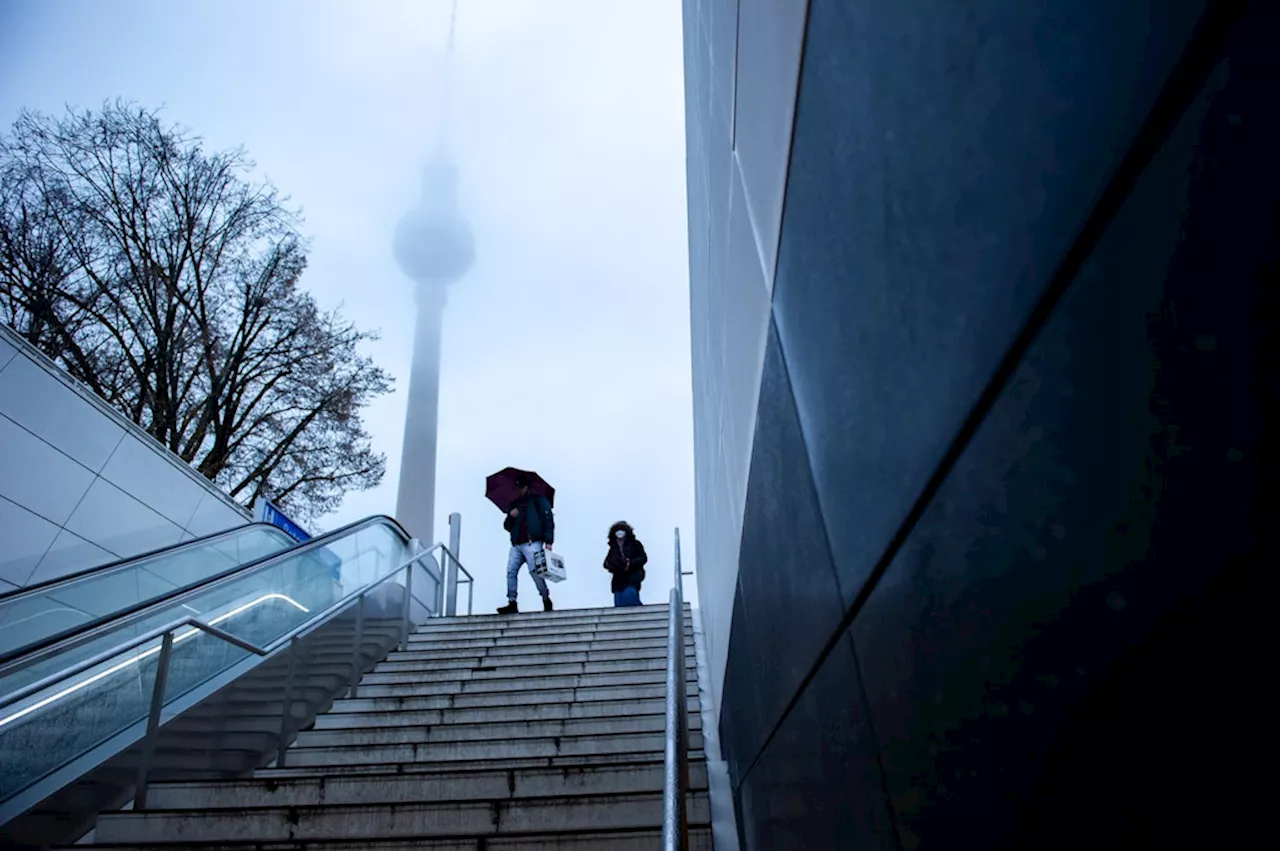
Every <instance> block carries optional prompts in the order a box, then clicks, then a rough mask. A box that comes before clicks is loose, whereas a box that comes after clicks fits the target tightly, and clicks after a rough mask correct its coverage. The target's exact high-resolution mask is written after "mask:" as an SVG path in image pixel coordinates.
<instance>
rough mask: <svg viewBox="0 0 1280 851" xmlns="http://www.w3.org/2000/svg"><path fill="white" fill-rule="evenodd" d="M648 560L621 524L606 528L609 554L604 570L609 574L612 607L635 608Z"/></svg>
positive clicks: (633, 535) (641, 546)
mask: <svg viewBox="0 0 1280 851" xmlns="http://www.w3.org/2000/svg"><path fill="white" fill-rule="evenodd" d="M648 560H649V556H648V555H647V554H646V553H645V551H644V544H642V543H640V539H639V538H637V537H636V533H635V530H634V529H632V528H631V524H630V523H628V522H626V521H625V520H619V521H618V522H617V523H614V524H613V525H612V526H610V527H609V553H608V555H606V556H605V557H604V569H605V570H607V571H609V572H610V573H611V574H613V583H612V588H613V605H614V606H615V607H621V606H639V605H640V583H642V582H644V565H645V562H647V561H648Z"/></svg>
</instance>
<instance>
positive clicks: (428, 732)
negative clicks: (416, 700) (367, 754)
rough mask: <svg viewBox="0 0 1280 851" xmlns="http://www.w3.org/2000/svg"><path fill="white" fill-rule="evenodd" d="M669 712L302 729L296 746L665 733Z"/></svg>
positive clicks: (694, 724)
mask: <svg viewBox="0 0 1280 851" xmlns="http://www.w3.org/2000/svg"><path fill="white" fill-rule="evenodd" d="M666 720H667V719H666V715H665V713H664V714H660V715H630V716H622V717H615V718H572V719H550V720H546V721H514V722H508V723H504V724H494V723H485V724H442V725H439V726H426V725H411V724H379V725H368V726H363V725H362V726H358V727H345V728H333V727H327V728H325V729H323V730H308V731H304V732H302V733H299V734H298V738H297V742H296V743H295V744H294V747H299V748H303V747H305V748H333V747H352V746H355V745H408V744H428V745H430V744H439V743H442V742H493V741H504V742H518V741H522V740H525V739H544V738H553V737H557V736H617V735H622V734H628V733H661V732H662V731H663V730H664V729H666ZM701 728H702V719H701V716H699V715H698V714H695V713H690V717H689V729H691V730H700V729H701Z"/></svg>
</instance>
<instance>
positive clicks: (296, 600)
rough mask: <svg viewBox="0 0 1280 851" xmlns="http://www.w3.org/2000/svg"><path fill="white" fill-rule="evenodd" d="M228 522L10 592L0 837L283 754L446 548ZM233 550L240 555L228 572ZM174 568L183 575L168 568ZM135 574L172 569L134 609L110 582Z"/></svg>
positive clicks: (430, 595)
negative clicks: (281, 534) (219, 529)
mask: <svg viewBox="0 0 1280 851" xmlns="http://www.w3.org/2000/svg"><path fill="white" fill-rule="evenodd" d="M235 531H236V533H237V534H231V533H227V534H226V535H225V536H212V538H209V539H202V540H201V541H199V542H191V543H192V546H184V547H183V548H175V549H172V550H166V551H164V552H162V553H156V554H152V555H151V556H147V557H144V558H142V559H136V560H131V561H130V562H129V563H122V564H120V565H114V566H112V568H111V569H109V570H106V569H104V570H99V571H95V572H92V573H89V574H85V575H82V576H79V577H73V578H72V579H71V580H69V581H68V582H66V583H62V584H57V585H56V586H55V585H50V586H47V587H42V588H40V589H33V593H31V594H26V595H24V597H23V600H25V602H23V600H17V599H15V601H14V602H15V608H14V609H13V610H12V612H10V613H9V617H12V614H13V612H19V611H21V612H23V613H24V614H25V616H26V619H25V621H24V623H26V624H27V626H26V627H24V629H25V631H24V632H21V633H19V632H17V631H15V632H14V633H12V635H13V636H14V637H13V638H11V639H10V641H9V644H8V646H10V647H12V648H13V649H12V650H10V651H9V652H8V654H7V659H6V661H5V662H3V663H0V837H3V840H4V843H3V844H4V845H5V846H6V847H24V846H26V847H41V846H44V845H48V844H58V843H65V842H69V841H73V840H74V839H76V838H77V837H78V836H80V835H81V834H83V833H84V831H85V830H87V829H89V828H90V827H91V826H92V824H93V821H94V819H95V818H96V816H97V813H98V812H99V811H101V810H108V809H114V808H118V807H121V806H123V805H125V804H127V803H128V802H129V801H131V800H133V799H135V796H139V797H142V796H145V789H146V785H147V783H148V782H152V781H161V780H166V779H181V778H185V777H192V776H200V777H206V778H230V777H237V776H241V775H243V774H244V773H246V772H248V771H251V770H252V769H253V768H255V767H258V766H260V765H263V764H267V763H269V762H271V761H272V759H273V758H275V759H277V760H278V759H280V758H282V756H283V753H284V747H285V746H286V745H287V744H288V743H289V741H290V740H291V739H292V737H293V736H295V735H296V734H297V732H298V731H299V730H300V729H302V728H304V727H305V726H307V725H308V724H309V723H310V722H311V720H312V719H314V717H315V715H316V714H317V713H318V712H322V711H324V709H325V708H327V706H328V705H329V703H331V702H332V701H333V699H334V698H336V697H338V696H339V695H341V694H342V693H343V692H345V691H346V689H347V688H349V687H350V686H351V684H352V683H354V682H355V680H356V679H357V678H358V677H359V676H360V675H361V674H362V673H364V672H365V671H367V670H368V669H369V668H371V667H372V666H373V665H374V664H376V663H377V661H378V660H380V659H381V658H382V657H383V656H385V655H386V653H387V652H389V651H390V650H391V649H392V648H394V647H395V646H396V645H397V643H399V642H401V641H403V640H405V639H406V637H407V633H408V632H409V631H410V630H412V629H413V627H414V626H415V625H416V624H418V623H421V622H422V621H424V620H425V619H426V618H427V617H429V616H431V615H432V614H436V613H438V612H439V611H440V608H441V606H440V603H441V600H442V598H443V595H444V587H443V583H444V575H443V574H442V572H441V570H440V569H439V566H438V564H437V562H436V560H435V558H434V555H433V554H434V553H435V552H436V551H441V552H444V550H443V548H442V547H439V546H438V545H437V547H436V548H433V549H432V550H431V551H426V550H423V549H422V548H421V547H419V546H418V545H417V542H416V541H412V540H411V539H410V538H409V536H408V535H407V534H406V533H405V532H404V530H403V529H402V528H401V527H400V526H399V525H398V524H397V523H396V522H395V521H394V520H391V519H390V518H386V517H373V518H369V519H367V520H364V521H361V522H359V523H355V524H352V525H351V526H348V527H345V528H343V529H339V530H337V531H334V532H331V533H329V534H327V535H324V536H321V537H317V538H313V539H311V540H309V541H306V542H305V543H302V544H296V545H294V544H293V542H292V540H291V539H289V540H286V541H280V540H279V539H278V538H277V537H275V536H274V533H272V532H270V531H269V530H266V529H263V528H262V527H257V526H251V527H242V528H241V529H239V530H235ZM237 547H239V548H241V549H236V548H237ZM229 552H235V553H237V556H236V557H239V558H241V559H244V560H243V561H242V563H240V564H238V565H235V566H232V567H230V568H228V567H227V558H228V553H229ZM157 560H159V561H157ZM166 562H167V564H168V568H165V567H163V566H162V565H163V563H166ZM178 564H181V565H185V567H184V568H182V570H185V571H186V572H185V573H182V571H181V570H175V571H174V572H172V573H170V572H167V570H168V569H171V568H173V566H174V565H178ZM459 567H460V566H459ZM144 570H145V571H146V572H148V573H150V574H151V575H157V574H155V573H154V572H153V571H156V570H166V572H165V573H164V574H163V575H164V576H166V577H167V578H168V580H169V583H170V585H171V588H170V589H169V590H162V589H156V591H157V593H153V594H150V595H147V594H142V595H135V597H134V599H133V601H132V602H128V599H127V598H128V596H129V595H128V594H127V593H125V592H124V591H122V590H120V589H124V588H129V587H132V588H135V589H137V588H140V587H143V582H149V581H150V580H149V579H147V578H144V579H141V580H140V579H139V578H138V577H141V576H142V571H144ZM131 582H132V585H130V584H129V583H131ZM77 583H79V584H77ZM95 583H96V584H95ZM94 587H97V588H100V589H105V588H115V589H116V595H115V596H114V597H110V596H109V595H107V594H106V592H105V591H103V592H101V593H100V594H98V595H95V594H94V593H93V592H92V589H93V588H94ZM11 596H12V597H14V598H16V597H17V595H11ZM139 596H141V598H142V599H138V597H139ZM49 601H53V603H52V604H51V603H50V602H49ZM4 602H6V601H5V600H0V605H2V604H3V603H4ZM18 603H22V604H23V605H25V606H26V608H25V609H19V608H17V607H16V605H17V604H18ZM122 603H123V604H122ZM68 609H70V610H71V611H69V612H68V611H67V610H68ZM39 612H44V613H46V614H35V613H39ZM6 619H7V618H6ZM73 619H78V621H75V622H73ZM32 624H41V625H42V626H41V627H40V628H36V627H33V626H31V625H32ZM3 634H4V633H3V631H0V635H3Z"/></svg>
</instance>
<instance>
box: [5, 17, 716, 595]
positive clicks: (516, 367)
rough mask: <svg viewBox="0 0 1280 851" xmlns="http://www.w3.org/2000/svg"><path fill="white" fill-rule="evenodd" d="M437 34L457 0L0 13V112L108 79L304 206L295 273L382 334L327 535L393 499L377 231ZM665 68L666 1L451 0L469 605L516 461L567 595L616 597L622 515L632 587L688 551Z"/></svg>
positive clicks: (675, 82)
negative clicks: (617, 529)
mask: <svg viewBox="0 0 1280 851" xmlns="http://www.w3.org/2000/svg"><path fill="white" fill-rule="evenodd" d="M448 27H449V2H448V0H417V1H416V2H415V0H376V2H356V1H355V0H349V2H333V0H259V2H250V1H249V0H233V1H232V2H226V1H225V0H223V1H222V2H212V0H200V2H189V3H173V2H159V0H62V2H57V3H51V2H46V1H45V0H7V2H4V3H3V4H0V33H3V35H0V120H3V122H4V125H5V126H6V127H7V126H8V125H9V124H10V123H11V122H12V121H13V119H14V118H15V117H16V115H17V113H18V110H19V109H20V108H22V107H27V108H31V109H35V110H40V111H43V112H51V113H57V112H60V111H62V110H63V109H64V108H65V106H67V105H70V106H73V107H77V108H86V107H87V108H96V107H98V106H100V105H101V104H102V102H103V101H104V100H107V99H114V98H117V97H122V98H125V99H128V100H132V101H136V102H137V103H138V104H139V105H142V106H145V107H163V113H162V114H163V116H164V118H165V119H167V120H168V121H171V122H174V123H177V124H181V125H184V126H186V127H189V128H190V129H191V130H192V131H193V132H194V133H196V134H198V135H200V136H201V137H203V139H204V140H205V143H206V145H207V146H208V147H210V148H214V149H222V148H228V147H234V146H237V145H244V146H245V147H246V148H247V150H248V152H249V154H250V155H251V156H252V157H253V159H254V160H255V161H256V162H257V165H258V170H257V176H259V177H266V178H269V179H270V180H271V181H272V182H273V183H275V184H276V185H277V186H278V187H279V188H280V189H281V190H282V191H283V192H284V193H286V194H288V195H289V196H290V197H291V199H292V203H294V204H296V205H298V206H300V207H301V208H302V210H303V214H304V216H305V226H304V232H305V233H306V234H307V236H308V237H309V238H310V239H311V240H312V244H311V250H310V252H309V257H310V266H309V268H308V271H307V273H306V275H305V278H304V285H305V286H306V287H307V288H308V289H309V290H310V291H311V292H312V293H314V294H315V295H316V297H317V298H318V300H319V301H320V303H321V304H322V305H323V306H326V307H331V306H336V305H339V304H341V305H342V306H343V312H344V313H345V315H346V316H348V317H349V318H351V319H353V320H354V321H355V322H356V323H357V325H359V326H360V327H362V328H376V329H380V331H381V334H382V336H381V339H380V340H379V341H377V342H375V343H372V344H370V345H369V346H368V348H367V351H368V353H369V354H370V355H371V356H372V357H373V358H374V359H375V360H376V362H377V363H378V364H379V365H381V366H383V367H384V368H386V369H387V370H388V371H390V372H391V373H392V374H393V375H394V376H395V377H396V382H397V383H396V389H395V392H394V393H392V394H390V395H388V396H385V397H383V398H382V399H380V400H379V401H378V402H377V403H376V404H375V405H374V406H373V407H372V408H370V409H369V410H368V411H367V413H366V423H367V427H368V429H369V431H370V432H371V433H372V435H373V437H374V441H375V445H376V447H377V449H378V450H379V451H382V452H384V453H386V455H387V459H388V469H387V475H386V477H385V479H384V480H383V483H382V485H381V486H380V487H378V488H376V489H374V490H371V491H366V492H363V493H355V494H350V495H349V496H348V497H347V499H346V501H345V503H344V505H343V507H342V508H341V510H340V511H338V512H336V513H335V514H333V515H331V516H329V517H326V518H325V519H324V521H323V524H322V525H323V526H325V527H326V528H333V527H336V526H338V525H341V524H343V523H347V522H350V521H353V520H356V519H359V518H361V517H364V516H367V515H370V514H393V513H394V510H395V499H396V484H397V481H398V478H399V476H400V463H399V454H400V441H401V436H402V426H403V422H404V406H405V398H406V395H407V390H408V369H409V359H410V352H411V347H412V339H413V319H414V307H413V289H412V284H411V283H410V282H409V281H408V280H407V279H405V278H404V277H403V275H402V274H401V272H400V271H399V270H398V268H397V266H396V264H395V262H394V260H393V258H392V254H391V235H392V232H393V230H394V228H395V225H396V222H397V221H398V220H399V218H400V217H401V216H402V215H403V214H404V213H405V212H407V211H408V210H409V209H410V208H411V207H412V206H414V204H415V203H416V201H417V198H418V195H419V183H418V180H419V171H420V167H421V165H422V163H423V162H424V160H425V158H426V156H427V155H428V154H429V153H430V152H431V149H432V143H433V141H434V139H435V135H436V133H437V131H438V129H439V126H438V125H439V121H440V118H441V115H442V109H443V103H444V102H443V98H442V94H443V92H442V83H443V81H444V80H445V79H446V77H445V74H444V70H445V68H444V66H445V63H444V57H445V43H446V37H447V32H448ZM682 73H683V71H682V47H681V12H680V2H679V0H594V1H593V2H570V0H459V8H458V16H457V29H456V49H455V56H454V62H453V68H452V73H451V75H450V77H449V78H450V79H451V80H452V98H451V100H452V107H451V113H450V114H451V121H450V135H451V138H452V147H453V151H454V155H455V162H456V163H457V166H458V169H459V173H460V180H461V207H462V211H463V214H464V215H465V216H466V217H467V218H468V219H469V221H470V223H471V225H472V228H473V229H474V232H475V237H476V246H477V248H476V263H475V266H474V267H473V268H472V270H471V272H470V273H469V274H468V275H467V277H466V278H464V279H463V280H462V281H460V282H459V283H458V284H457V285H456V286H454V287H453V288H452V289H451V291H450V296H449V304H448V307H447V308H446V313H445V331H444V346H443V366H442V374H441V384H440V411H441V413H440V425H439V455H438V458H439V460H438V476H437V485H436V519H435V524H436V537H437V538H441V537H443V536H445V535H446V534H447V529H446V520H445V518H446V517H447V515H448V514H449V512H451V511H457V512H460V513H461V514H462V517H463V533H462V545H461V556H462V561H463V563H464V564H465V565H466V566H467V568H468V569H469V570H470V571H471V572H472V573H473V574H474V575H475V577H476V600H475V604H476V609H477V610H478V611H485V610H489V611H492V608H493V607H494V606H496V605H500V604H501V603H502V602H503V601H504V599H505V590H504V588H505V578H504V568H505V563H506V552H507V549H508V543H507V540H506V536H505V533H504V532H503V530H502V527H501V522H502V515H501V513H500V512H499V511H498V509H496V508H495V507H494V506H492V505H491V504H489V503H488V502H487V501H485V499H484V477H485V476H486V475H487V474H488V473H491V472H494V471H496V470H498V469H500V468H502V467H505V466H507V465H515V466H519V467H525V468H530V469H535V470H537V471H538V472H539V473H541V474H542V475H543V476H544V477H545V478H546V479H547V480H548V481H550V482H551V483H552V484H553V485H555V487H556V489H557V497H556V517H557V542H556V549H557V550H558V551H560V552H561V553H562V554H563V555H564V557H565V560H566V563H567V566H568V572H569V576H570V580H569V581H568V582H565V583H563V584H561V585H558V586H555V587H554V588H553V595H554V597H555V600H556V603H557V605H558V606H559V607H561V608H571V607H579V606H589V605H609V604H610V603H611V600H612V598H611V595H610V593H609V587H608V575H607V574H606V573H605V572H604V571H603V570H602V569H601V566H600V565H601V561H602V559H603V557H604V553H605V536H606V532H607V530H608V527H609V525H610V523H612V522H613V521H614V520H618V519H626V520H628V521H630V522H631V523H632V524H633V525H634V526H635V527H636V531H637V534H638V535H639V536H640V538H641V539H642V540H643V541H644V542H645V544H646V546H647V548H648V549H649V551H650V554H651V559H652V561H651V565H650V570H649V581H648V583H647V584H646V586H645V589H644V592H643V597H644V599H645V601H646V602H659V601H662V600H665V597H666V592H667V590H668V589H669V587H670V582H669V578H668V577H669V576H670V574H669V572H668V571H669V569H670V567H671V550H672V529H673V527H675V526H677V525H678V526H680V527H681V533H682V536H683V543H684V547H683V550H684V555H685V566H686V569H690V568H692V567H693V566H694V565H693V553H694V530H693V440H692V417H691V398H690V395H691V394H690V374H689V373H690V369H689V313H688V272H687V246H686V225H685V171H684V150H685V149H684V103H683V97H684V95H683V82H682V79H683V78H682ZM686 590H687V593H688V594H689V595H690V596H693V594H694V589H693V583H691V582H689V583H686ZM464 596H465V595H464ZM521 602H522V604H523V606H524V607H525V608H534V607H535V605H536V603H537V596H536V593H535V592H534V589H533V585H532V582H531V581H530V580H529V579H528V577H527V575H523V574H522V578H521Z"/></svg>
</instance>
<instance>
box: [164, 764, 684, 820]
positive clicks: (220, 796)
mask: <svg viewBox="0 0 1280 851" xmlns="http://www.w3.org/2000/svg"><path fill="white" fill-rule="evenodd" d="M662 776H663V775H662V763H661V762H645V763H639V764H626V763H616V764H613V765H601V766H582V767H578V768H568V769H564V768H525V769H508V770H498V771H442V772H437V773H434V774H429V775H414V774H403V773H398V774H353V775H346V776H338V777H328V778H326V777H315V776H310V777H281V778H272V779H253V780H239V781H225V782H223V781H215V782H189V783H174V784H157V785H156V786H154V787H152V788H151V791H150V793H149V795H150V800H149V806H150V808H151V809H153V810H175V809H177V810H182V809H189V810H199V809H210V810H213V809H248V808H252V807H318V806H324V805H361V804H366V805H370V804H411V803H420V802H422V801H491V800H509V799H513V798H554V797H559V796H579V795H597V796H598V795H614V794H626V793H633V792H661V791H662ZM689 788H690V789H693V790H703V789H706V788H707V769H706V766H705V765H701V764H699V765H690V766H689Z"/></svg>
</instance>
